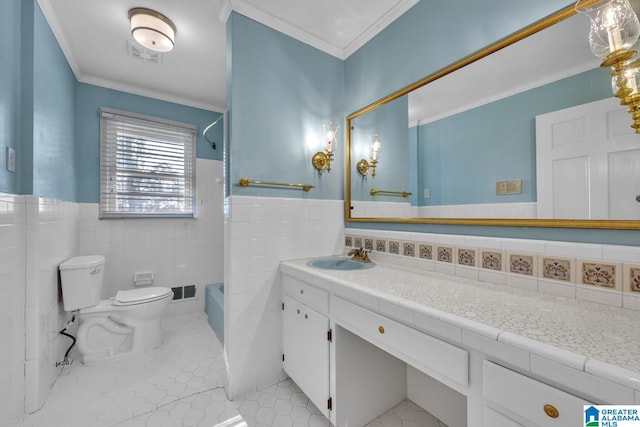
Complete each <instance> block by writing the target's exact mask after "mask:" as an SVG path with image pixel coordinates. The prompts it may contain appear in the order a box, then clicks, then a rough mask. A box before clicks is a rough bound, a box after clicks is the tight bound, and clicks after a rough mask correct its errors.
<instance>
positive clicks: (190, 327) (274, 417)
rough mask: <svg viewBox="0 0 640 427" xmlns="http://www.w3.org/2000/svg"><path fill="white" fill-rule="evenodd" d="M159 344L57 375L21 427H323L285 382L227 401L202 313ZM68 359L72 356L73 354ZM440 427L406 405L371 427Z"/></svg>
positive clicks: (216, 345)
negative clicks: (36, 408) (148, 348)
mask: <svg viewBox="0 0 640 427" xmlns="http://www.w3.org/2000/svg"><path fill="white" fill-rule="evenodd" d="M163 327H164V331H165V342H164V343H163V345H162V346H161V347H159V348H158V349H155V350H153V351H151V352H148V353H146V354H144V355H139V356H133V357H130V358H127V359H123V360H120V361H114V362H110V363H104V364H100V365H95V366H85V365H82V364H81V363H80V362H79V361H74V362H73V363H72V364H71V365H69V366H67V367H65V368H63V370H62V372H61V374H60V376H59V377H58V379H57V380H56V382H55V384H54V385H53V387H52V389H51V392H50V393H49V396H48V398H47V400H46V402H45V404H44V406H43V407H42V408H41V409H40V410H39V411H37V412H35V413H34V414H31V415H28V416H26V417H25V419H24V421H23V423H22V426H23V427H116V426H117V427H183V426H185V427H186V426H194V427H254V426H256V427H262V426H276V427H303V426H314V427H315V426H318V427H329V426H330V423H329V421H328V420H327V419H326V418H324V417H323V416H322V415H321V414H320V412H319V411H318V409H317V408H316V407H315V406H314V405H313V404H312V403H311V402H309V399H307V397H306V396H305V395H304V394H303V393H302V392H301V391H300V389H299V388H298V387H297V386H296V385H295V384H294V383H293V382H291V381H290V380H286V381H283V382H281V383H279V384H275V385H273V386H271V387H268V388H267V389H265V390H262V391H260V392H256V393H252V394H249V395H247V396H244V397H242V398H239V399H236V400H234V401H233V402H232V401H229V400H228V399H227V396H226V395H225V392H224V389H223V384H224V378H225V367H224V357H223V354H222V346H221V345H220V342H219V341H218V340H217V338H216V336H215V334H214V333H213V331H212V330H211V328H210V327H209V324H208V323H207V320H206V317H205V314H204V313H201V314H200V313H199V314H191V315H185V316H178V317H174V318H172V319H171V321H169V322H165V323H164V324H163ZM72 355H73V353H72ZM392 426H393V427H396V426H397V427H414V426H416V427H417V426H421V427H446V426H445V425H444V424H442V423H440V422H439V421H438V420H437V419H435V418H434V417H433V416H432V415H430V414H429V413H427V412H425V411H423V410H422V409H420V408H419V407H418V406H416V405H414V404H413V403H412V402H409V401H405V402H403V403H401V404H400V405H398V406H396V407H395V408H393V409H391V410H390V411H388V412H387V413H385V414H383V415H382V416H380V417H379V418H377V419H375V420H373V421H372V422H371V423H370V424H369V427H392Z"/></svg>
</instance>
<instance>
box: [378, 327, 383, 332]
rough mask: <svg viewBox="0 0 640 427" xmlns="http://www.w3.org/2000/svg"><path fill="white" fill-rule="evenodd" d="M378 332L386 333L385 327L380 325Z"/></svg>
mask: <svg viewBox="0 0 640 427" xmlns="http://www.w3.org/2000/svg"><path fill="white" fill-rule="evenodd" d="M378 332H380V333H381V334H384V327H383V326H378Z"/></svg>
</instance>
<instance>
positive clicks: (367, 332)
mask: <svg viewBox="0 0 640 427" xmlns="http://www.w3.org/2000/svg"><path fill="white" fill-rule="evenodd" d="M331 307H332V313H333V314H334V315H335V319H336V323H338V324H339V325H342V326H344V327H345V328H346V329H349V330H351V331H352V332H355V333H356V334H358V335H360V336H361V337H362V338H364V339H366V340H367V341H369V342H371V343H372V344H374V345H376V346H378V347H380V348H382V349H383V350H385V351H387V352H388V353H390V354H393V355H394V356H396V357H397V358H399V359H401V360H403V361H405V362H407V363H409V364H410V365H412V366H413V367H415V368H417V369H419V370H421V371H423V372H425V373H426V374H428V375H434V376H436V377H437V379H440V380H442V378H441V376H444V377H446V378H448V379H450V380H453V381H454V382H455V383H457V384H459V385H463V386H466V385H468V383H469V353H467V352H466V351H465V350H462V349H460V348H458V347H455V346H453V345H451V344H448V343H446V342H444V341H440V340H439V339H436V338H433V337H432V336H430V335H426V334H424V333H422V332H420V331H418V330H416V329H413V328H411V327H409V326H406V325H403V324H401V323H398V322H395V321H393V320H390V319H388V318H386V317H384V316H381V315H379V314H377V313H374V312H372V311H370V310H367V309H364V308H362V307H359V306H357V305H355V304H352V303H349V302H347V301H345V300H343V299H340V298H337V297H336V298H334V299H332V301H331ZM438 377H439V378H438Z"/></svg>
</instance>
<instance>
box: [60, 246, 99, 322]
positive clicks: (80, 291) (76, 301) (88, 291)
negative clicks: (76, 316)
mask: <svg viewBox="0 0 640 427" xmlns="http://www.w3.org/2000/svg"><path fill="white" fill-rule="evenodd" d="M104 262H105V258H104V256H102V255H90V256H79V257H74V258H70V259H68V260H66V261H65V262H63V263H62V264H60V266H59V269H60V282H61V283H62V301H63V303H64V310H65V311H73V310H78V309H81V308H84V307H91V306H93V305H96V304H98V303H99V302H100V295H101V291H102V284H103V282H104Z"/></svg>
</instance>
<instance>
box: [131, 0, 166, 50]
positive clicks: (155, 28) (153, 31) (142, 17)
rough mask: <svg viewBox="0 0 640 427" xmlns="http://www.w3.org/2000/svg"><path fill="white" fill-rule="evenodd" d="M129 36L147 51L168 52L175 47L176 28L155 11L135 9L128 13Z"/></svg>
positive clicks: (142, 8)
mask: <svg viewBox="0 0 640 427" xmlns="http://www.w3.org/2000/svg"><path fill="white" fill-rule="evenodd" d="M129 21H131V36H132V37H133V38H134V40H135V41H137V42H138V43H140V44H141V45H142V46H144V47H146V48H147V49H151V50H155V51H156V52H170V51H171V50H173V47H174V45H175V43H174V41H175V36H176V26H175V25H174V24H173V22H171V20H170V19H169V18H167V17H166V16H164V15H163V14H161V13H158V12H156V11H155V10H151V9H146V8H144V7H135V8H133V9H131V10H130V11H129Z"/></svg>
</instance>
